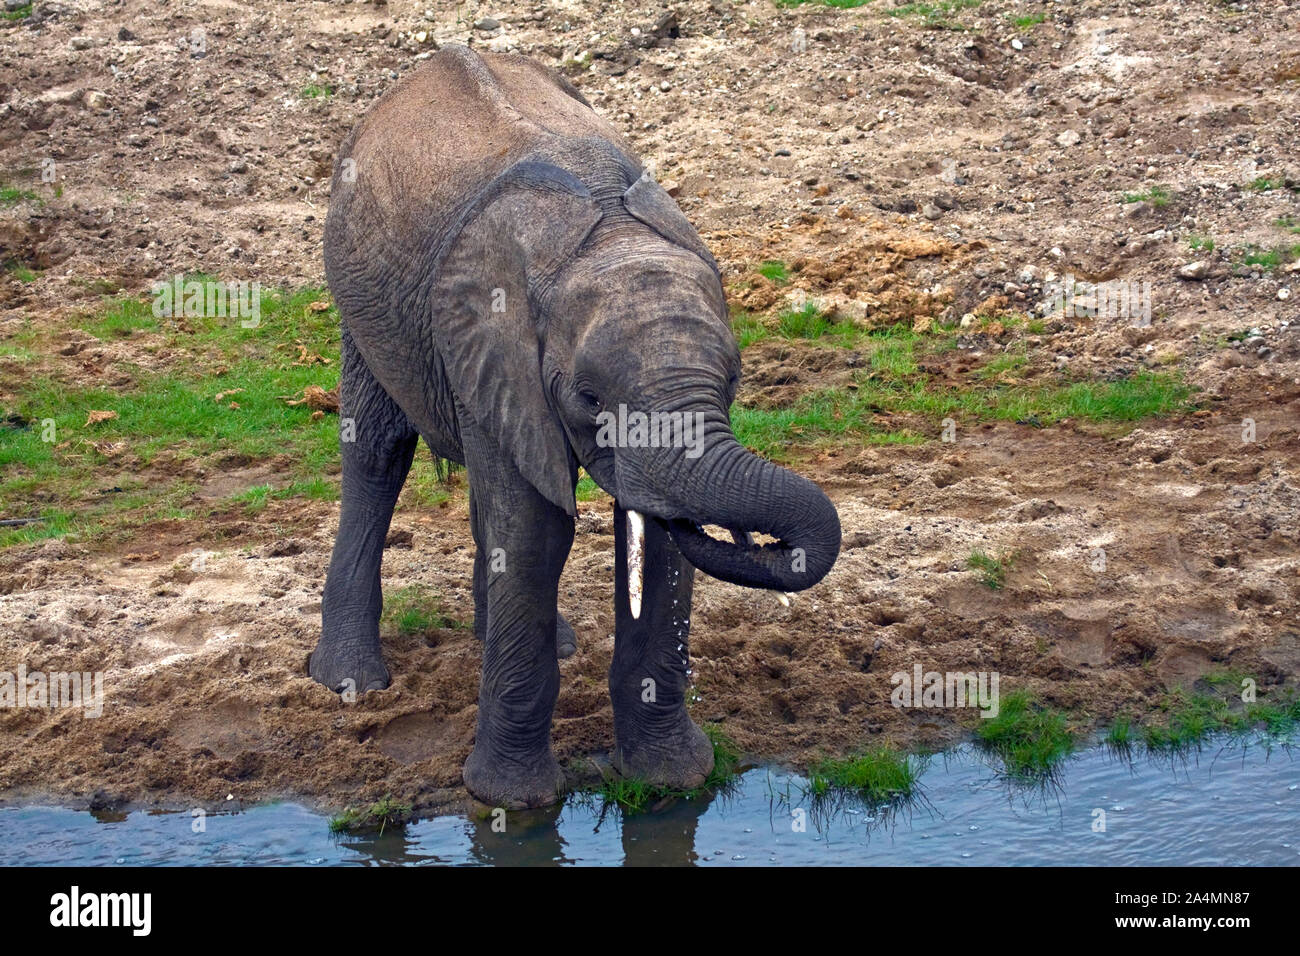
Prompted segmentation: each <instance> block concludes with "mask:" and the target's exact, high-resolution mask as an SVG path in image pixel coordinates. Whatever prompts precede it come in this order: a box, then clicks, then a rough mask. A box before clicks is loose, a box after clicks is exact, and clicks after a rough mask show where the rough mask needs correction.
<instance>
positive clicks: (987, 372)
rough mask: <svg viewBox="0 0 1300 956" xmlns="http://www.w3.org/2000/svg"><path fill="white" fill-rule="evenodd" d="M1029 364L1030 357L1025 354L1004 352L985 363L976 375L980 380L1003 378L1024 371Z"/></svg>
mask: <svg viewBox="0 0 1300 956" xmlns="http://www.w3.org/2000/svg"><path fill="white" fill-rule="evenodd" d="M1028 364H1029V356H1028V355H1026V354H1025V353H1024V352H1004V353H1003V354H1002V355H998V356H995V357H993V358H991V359H989V360H988V361H987V362H985V363H984V364H983V365H982V366H981V367H980V369H979V371H977V372H976V373H975V374H976V376H978V377H979V378H984V379H991V378H1002V377H1005V376H1010V375H1013V374H1014V373H1016V372H1020V371H1023V370H1024V369H1025V367H1026V366H1027V365H1028Z"/></svg>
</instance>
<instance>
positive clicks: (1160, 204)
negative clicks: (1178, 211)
mask: <svg viewBox="0 0 1300 956" xmlns="http://www.w3.org/2000/svg"><path fill="white" fill-rule="evenodd" d="M1172 198H1173V197H1172V196H1171V195H1170V193H1169V187H1167V186H1152V187H1151V188H1150V189H1148V190H1146V191H1144V192H1137V193H1125V194H1124V196H1123V201H1124V202H1126V203H1133V202H1149V203H1150V204H1151V205H1152V206H1154V207H1155V208H1157V209H1163V208H1164V207H1165V206H1168V205H1169V200H1170V199H1172Z"/></svg>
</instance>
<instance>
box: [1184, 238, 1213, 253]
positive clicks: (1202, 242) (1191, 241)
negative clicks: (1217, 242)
mask: <svg viewBox="0 0 1300 956" xmlns="http://www.w3.org/2000/svg"><path fill="white" fill-rule="evenodd" d="M1187 245H1188V248H1190V249H1191V250H1192V251H1193V252H1213V251H1214V240H1213V239H1211V238H1210V237H1209V236H1188V237H1187Z"/></svg>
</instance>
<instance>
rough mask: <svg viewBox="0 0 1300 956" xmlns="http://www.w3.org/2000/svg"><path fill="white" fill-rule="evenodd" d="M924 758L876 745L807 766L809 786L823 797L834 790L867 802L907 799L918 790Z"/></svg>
mask: <svg viewBox="0 0 1300 956" xmlns="http://www.w3.org/2000/svg"><path fill="white" fill-rule="evenodd" d="M923 769H924V766H923V763H922V761H920V760H919V759H917V758H915V757H912V756H910V755H908V754H900V753H899V752H898V751H896V750H893V749H892V748H889V747H877V748H876V749H874V750H870V751H868V752H866V753H863V754H859V755H856V756H851V757H840V758H830V759H826V760H822V761H819V762H817V763H815V764H813V765H812V766H811V767H809V768H808V790H809V793H811V794H812V796H813V797H814V798H815V799H816V798H823V797H826V796H829V795H831V794H833V793H840V794H844V795H849V796H854V797H857V798H859V799H861V800H863V801H864V802H866V803H868V804H874V805H878V804H884V803H890V802H893V801H897V800H906V799H907V798H909V797H911V796H913V795H914V794H915V793H916V789H917V786H918V782H919V780H920V778H921V771H922V770H923Z"/></svg>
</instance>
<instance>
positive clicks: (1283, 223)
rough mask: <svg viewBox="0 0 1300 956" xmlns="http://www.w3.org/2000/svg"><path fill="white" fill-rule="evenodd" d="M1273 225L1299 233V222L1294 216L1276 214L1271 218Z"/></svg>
mask: <svg viewBox="0 0 1300 956" xmlns="http://www.w3.org/2000/svg"><path fill="white" fill-rule="evenodd" d="M1273 225H1275V226H1277V228H1279V229H1285V230H1286V231H1287V232H1295V233H1300V223H1298V222H1296V219H1295V216H1278V217H1277V218H1276V219H1274V220H1273Z"/></svg>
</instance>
